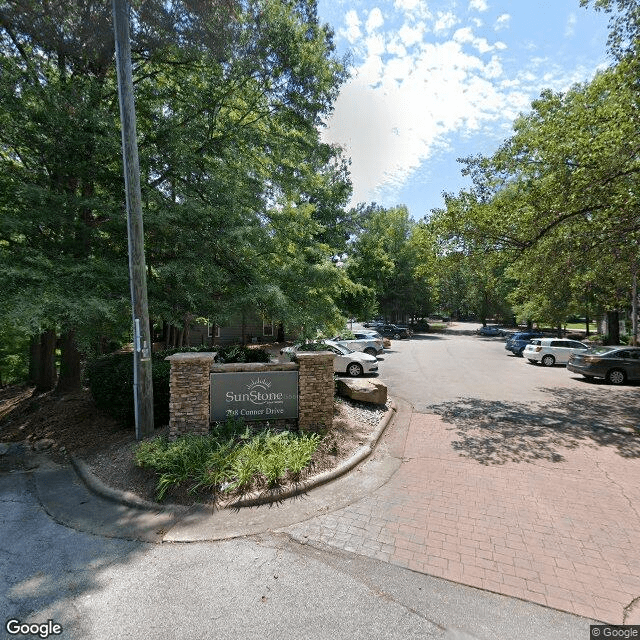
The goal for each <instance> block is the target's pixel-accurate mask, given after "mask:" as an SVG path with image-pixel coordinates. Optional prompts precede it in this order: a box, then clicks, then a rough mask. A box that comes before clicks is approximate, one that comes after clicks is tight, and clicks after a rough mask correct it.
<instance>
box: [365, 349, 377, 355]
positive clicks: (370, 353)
mask: <svg viewBox="0 0 640 640" xmlns="http://www.w3.org/2000/svg"><path fill="white" fill-rule="evenodd" d="M364 352H365V353H368V354H369V355H370V356H376V355H378V352H377V351H376V350H375V349H374V348H373V347H367V348H366V349H365V350H364Z"/></svg>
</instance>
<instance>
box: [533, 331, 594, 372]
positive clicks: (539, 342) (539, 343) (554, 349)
mask: <svg viewBox="0 0 640 640" xmlns="http://www.w3.org/2000/svg"><path fill="white" fill-rule="evenodd" d="M587 349H589V345H586V344H584V343H582V342H578V341H577V340H560V339H559V338H535V339H534V340H531V341H530V342H529V344H527V345H526V346H525V348H524V351H523V352H522V355H523V356H524V357H525V358H527V360H529V362H535V363H542V364H543V365H544V366H545V367H552V366H553V365H554V364H567V362H568V361H569V357H570V356H571V355H572V354H574V353H584V352H585V351H587Z"/></svg>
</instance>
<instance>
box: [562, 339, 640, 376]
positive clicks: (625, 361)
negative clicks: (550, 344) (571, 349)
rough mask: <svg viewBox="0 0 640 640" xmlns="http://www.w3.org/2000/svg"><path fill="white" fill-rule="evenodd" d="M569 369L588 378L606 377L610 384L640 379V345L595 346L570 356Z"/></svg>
mask: <svg viewBox="0 0 640 640" xmlns="http://www.w3.org/2000/svg"><path fill="white" fill-rule="evenodd" d="M567 369H568V370H569V371H573V373H579V374H580V375H583V376H584V377H585V378H587V379H588V380H589V379H591V378H604V379H605V380H606V381H607V382H609V383H610V384H624V383H625V382H627V381H628V380H640V347H595V348H593V349H589V351H586V352H585V353H574V354H573V355H571V356H570V357H569V362H568V363H567Z"/></svg>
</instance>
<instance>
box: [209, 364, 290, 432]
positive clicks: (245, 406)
mask: <svg viewBox="0 0 640 640" xmlns="http://www.w3.org/2000/svg"><path fill="white" fill-rule="evenodd" d="M230 417H236V418H243V419H244V420H282V419H289V418H297V417H298V372H297V371H261V372H259V373H246V372H242V373H212V374H211V421H212V422H218V421H224V420H226V419H227V418H230Z"/></svg>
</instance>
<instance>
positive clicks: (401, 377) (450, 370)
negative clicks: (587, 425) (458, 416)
mask: <svg viewBox="0 0 640 640" xmlns="http://www.w3.org/2000/svg"><path fill="white" fill-rule="evenodd" d="M504 344H505V339H504V338H486V337H481V336H477V335H460V334H418V335H416V336H414V337H413V338H412V339H410V340H394V341H392V345H391V348H390V349H388V350H387V352H386V353H385V355H384V356H383V357H382V358H381V359H380V366H379V378H380V380H382V381H383V382H385V383H386V384H387V386H388V388H389V393H390V395H392V396H396V397H400V398H403V399H404V400H406V401H408V402H410V403H411V404H412V405H413V406H414V408H415V409H416V410H417V411H420V412H430V411H432V410H434V408H435V409H437V408H441V407H442V406H443V405H451V404H452V403H456V402H457V403H459V401H460V400H467V401H470V400H472V399H473V400H475V401H477V403H478V404H479V405H482V404H484V405H485V406H487V407H493V408H494V409H496V410H499V408H500V407H501V406H502V408H503V409H509V410H513V409H514V408H516V407H521V408H522V410H523V411H527V410H528V409H527V408H529V409H530V410H531V411H533V412H534V413H540V412H543V411H544V410H545V408H547V409H549V410H552V409H553V408H554V407H559V406H560V407H561V406H562V405H563V404H564V405H567V406H569V405H575V404H576V403H580V402H583V401H584V402H588V403H591V404H593V402H594V401H596V402H597V401H603V402H604V403H605V405H607V406H608V405H611V404H614V403H616V402H620V403H627V402H629V401H631V402H635V398H636V397H637V396H638V385H637V384H632V385H626V386H623V387H612V386H610V385H608V384H606V383H604V382H603V381H598V380H594V381H587V380H585V379H584V378H583V377H582V376H579V375H577V374H573V373H571V372H569V371H567V369H566V367H564V366H561V365H557V366H554V367H543V366H541V365H534V364H531V363H529V361H528V360H526V359H525V358H520V357H517V356H514V355H512V354H511V352H510V351H507V350H506V349H505V348H504ZM437 412H438V411H436V413H437Z"/></svg>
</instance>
